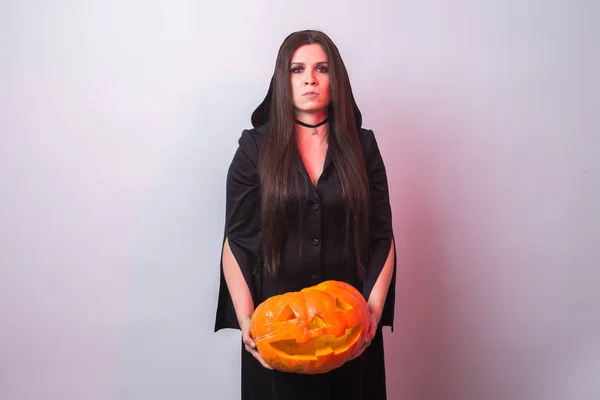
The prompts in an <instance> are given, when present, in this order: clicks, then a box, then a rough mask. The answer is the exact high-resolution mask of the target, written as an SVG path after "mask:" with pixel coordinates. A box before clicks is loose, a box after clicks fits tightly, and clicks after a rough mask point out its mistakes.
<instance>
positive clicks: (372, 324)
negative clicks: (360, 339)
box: [365, 310, 381, 347]
mask: <svg viewBox="0 0 600 400" xmlns="http://www.w3.org/2000/svg"><path fill="white" fill-rule="evenodd" d="M380 319H381V313H380V312H377V311H374V310H370V311H369V329H368V330H367V342H366V344H365V347H368V346H369V345H370V344H371V340H373V338H374V337H375V334H376V333H377V326H379V320H380Z"/></svg>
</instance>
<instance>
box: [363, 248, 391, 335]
mask: <svg viewBox="0 0 600 400" xmlns="http://www.w3.org/2000/svg"><path fill="white" fill-rule="evenodd" d="M393 273H394V240H393V239H392V242H391V245H390V251H389V254H388V257H387V260H386V261H385V264H384V265H383V268H382V270H381V273H380V274H379V277H378V278H377V281H375V286H373V290H372V291H371V294H370V295H369V300H368V301H367V305H368V306H369V312H370V313H371V317H372V318H371V320H372V322H375V326H374V327H373V328H374V330H373V336H375V329H376V328H377V325H378V324H379V319H380V318H381V313H382V312H383V306H384V305H385V299H386V296H387V293H388V289H389V287H390V282H391V281H392V275H393ZM371 337H372V336H371Z"/></svg>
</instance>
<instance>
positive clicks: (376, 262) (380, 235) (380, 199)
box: [363, 130, 396, 330]
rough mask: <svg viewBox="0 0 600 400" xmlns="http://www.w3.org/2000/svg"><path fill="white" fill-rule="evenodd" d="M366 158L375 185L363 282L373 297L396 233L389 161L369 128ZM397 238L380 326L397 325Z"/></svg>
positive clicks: (370, 177)
mask: <svg viewBox="0 0 600 400" xmlns="http://www.w3.org/2000/svg"><path fill="white" fill-rule="evenodd" d="M365 162H366V165H367V173H368V176H369V181H370V185H371V209H372V213H371V249H370V253H371V255H370V259H369V262H368V263H367V268H366V269H367V273H366V276H365V281H364V283H363V296H364V297H365V299H368V298H369V295H370V294H371V291H372V290H373V287H374V286H375V282H377V278H378V277H379V275H380V273H381V271H382V270H383V266H384V265H385V262H386V260H387V257H388V255H389V251H390V246H391V243H392V239H393V238H394V233H393V229H392V210H391V206H390V196H389V191H388V182H387V174H386V170H385V165H384V163H383V159H382V157H381V153H380V152H379V147H378V146H377V141H376V139H375V135H374V134H373V131H370V130H369V131H367V138H366V145H365ZM395 250H396V249H395V241H394V271H393V274H392V280H391V282H390V286H389V289H388V293H387V296H386V299H385V304H384V307H383V311H382V314H381V319H380V326H384V325H387V326H389V327H391V328H392V330H393V329H394V325H393V324H394V302H395V295H396V251H395Z"/></svg>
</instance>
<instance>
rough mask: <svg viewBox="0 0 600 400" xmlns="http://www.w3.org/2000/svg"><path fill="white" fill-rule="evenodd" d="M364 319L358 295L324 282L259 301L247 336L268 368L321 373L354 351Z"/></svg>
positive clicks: (359, 345)
mask: <svg viewBox="0 0 600 400" xmlns="http://www.w3.org/2000/svg"><path fill="white" fill-rule="evenodd" d="M368 319H369V309H368V307H367V303H366V302H365V300H364V298H363V296H362V295H361V293H360V292H359V291H358V290H356V289H355V288H354V287H353V286H351V285H349V284H347V283H344V282H339V281H326V282H322V283H320V284H318V285H316V286H312V287H309V288H306V289H303V290H301V291H300V292H289V293H285V294H282V295H278V296H273V297H271V298H269V299H267V300H265V301H264V302H262V303H261V304H260V305H259V306H258V307H257V308H256V310H255V311H254V313H253V314H252V320H251V328H250V333H251V335H252V338H253V339H254V342H255V343H256V347H257V348H258V351H259V353H260V355H261V356H262V357H263V359H264V360H265V362H266V363H267V364H269V365H270V366H271V367H273V368H274V369H276V370H279V371H283V372H295V373H301V374H321V373H325V372H328V371H331V370H332V369H335V368H338V367H340V366H342V365H343V364H344V363H345V362H346V361H348V360H350V359H351V358H353V357H354V356H355V355H357V354H358V353H359V352H360V350H361V348H362V346H363V345H364V343H365V340H366V335H367V328H368V326H367V323H368Z"/></svg>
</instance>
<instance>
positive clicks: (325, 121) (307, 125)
mask: <svg viewBox="0 0 600 400" xmlns="http://www.w3.org/2000/svg"><path fill="white" fill-rule="evenodd" d="M294 121H296V123H297V124H298V125H302V126H305V127H307V128H312V132H311V134H312V135H316V134H317V128H318V127H319V126H321V125H324V124H326V123H327V122H329V117H327V118H325V119H324V120H323V121H321V122H319V123H318V124H316V125H311V124H307V123H305V122H302V121H298V120H297V119H295V118H294Z"/></svg>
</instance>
